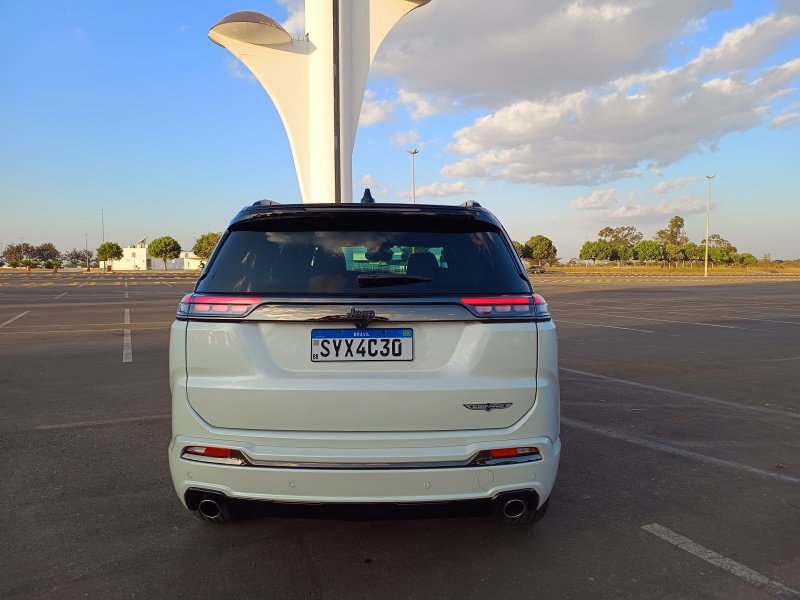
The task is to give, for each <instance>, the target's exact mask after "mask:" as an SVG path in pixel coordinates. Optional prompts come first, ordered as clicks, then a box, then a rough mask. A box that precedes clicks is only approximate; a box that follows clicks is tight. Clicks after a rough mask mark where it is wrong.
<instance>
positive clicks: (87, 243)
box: [83, 233, 89, 271]
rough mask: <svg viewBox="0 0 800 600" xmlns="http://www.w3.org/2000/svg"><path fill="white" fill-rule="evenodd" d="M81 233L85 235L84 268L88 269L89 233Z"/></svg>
mask: <svg viewBox="0 0 800 600" xmlns="http://www.w3.org/2000/svg"><path fill="white" fill-rule="evenodd" d="M83 235H85V236H86V270H87V271H88V270H89V234H88V233H84V234H83Z"/></svg>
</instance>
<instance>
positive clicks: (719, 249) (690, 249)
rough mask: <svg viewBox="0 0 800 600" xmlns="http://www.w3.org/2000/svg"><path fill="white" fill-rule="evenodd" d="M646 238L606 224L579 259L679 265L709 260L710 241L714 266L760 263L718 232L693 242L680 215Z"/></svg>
mask: <svg viewBox="0 0 800 600" xmlns="http://www.w3.org/2000/svg"><path fill="white" fill-rule="evenodd" d="M643 238H644V236H643V235H642V234H641V233H640V232H638V231H636V228H635V227H614V228H612V227H606V228H604V229H601V230H600V232H598V239H597V240H596V241H593V242H590V241H587V242H586V243H584V244H583V247H582V248H581V252H580V255H579V258H580V259H581V260H592V261H598V260H604V261H607V260H611V261H617V262H619V263H620V264H622V263H623V262H627V261H630V260H637V261H642V262H645V263H648V262H666V263H668V264H670V265H671V264H673V263H674V264H675V266H677V265H678V263H679V262H684V263H685V262H686V261H690V262H691V263H694V262H697V261H705V255H706V244H708V260H709V262H710V263H712V265H724V264H740V265H744V266H752V265H756V264H758V259H757V258H756V257H755V256H753V255H752V254H750V253H748V252H744V253H741V254H740V253H739V252H738V250H737V248H736V247H735V246H734V245H733V244H731V243H730V242H729V241H728V240H726V239H724V238H723V237H722V236H721V235H719V234H718V233H714V234H711V235H709V236H708V240H705V239H704V240H701V241H700V243H699V244H696V243H694V242H690V241H689V238H688V236H687V235H686V232H685V230H684V220H683V217H679V216H675V217H672V219H670V221H669V223H668V224H667V227H666V228H664V229H659V230H658V231H657V232H656V234H655V235H654V236H653V239H652V240H645V239H643Z"/></svg>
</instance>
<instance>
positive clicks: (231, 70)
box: [225, 56, 258, 81]
mask: <svg viewBox="0 0 800 600" xmlns="http://www.w3.org/2000/svg"><path fill="white" fill-rule="evenodd" d="M225 69H226V70H227V71H228V75H230V76H231V77H233V78H234V79H247V80H249V81H258V80H257V79H256V78H255V77H254V76H253V74H252V73H251V72H250V71H249V70H248V69H247V68H246V67H245V66H244V65H243V64H242V63H241V62H240V61H239V59H238V58H236V57H234V56H229V57H228V58H226V59H225Z"/></svg>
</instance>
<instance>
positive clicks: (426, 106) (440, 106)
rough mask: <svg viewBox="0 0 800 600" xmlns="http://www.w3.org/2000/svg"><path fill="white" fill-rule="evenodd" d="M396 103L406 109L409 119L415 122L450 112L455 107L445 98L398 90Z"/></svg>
mask: <svg viewBox="0 0 800 600" xmlns="http://www.w3.org/2000/svg"><path fill="white" fill-rule="evenodd" d="M397 102H398V103H400V104H403V105H405V106H406V107H407V108H408V112H409V114H410V115H411V118H412V119H414V120H415V121H419V120H421V119H424V118H425V117H431V116H433V115H435V114H439V113H444V112H450V111H451V110H452V109H453V108H454V106H455V104H454V102H453V100H451V99H449V98H447V97H445V96H436V95H433V94H421V93H419V92H411V91H409V90H406V89H400V90H399V91H398V92H397Z"/></svg>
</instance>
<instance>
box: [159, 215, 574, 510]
mask: <svg viewBox="0 0 800 600" xmlns="http://www.w3.org/2000/svg"><path fill="white" fill-rule="evenodd" d="M170 387H171V390H172V441H171V443H170V446H169V463H170V470H171V472H172V480H173V483H174V485H175V490H176V491H177V493H178V496H179V497H180V499H181V501H182V502H183V503H184V505H185V506H186V507H187V508H188V509H190V510H192V511H196V514H197V515H198V516H199V517H200V518H202V519H203V520H205V521H208V522H224V521H227V520H229V519H231V518H232V517H234V516H235V515H237V514H241V513H242V509H243V508H246V507H251V506H253V505H261V506H264V505H269V504H270V503H280V504H292V505H305V504H314V505H319V504H323V505H329V504H330V505H348V506H353V505H355V506H360V507H366V506H368V505H374V504H378V505H393V504H398V505H407V504H412V505H417V504H419V505H426V504H427V505H432V504H442V503H448V505H453V506H454V507H455V506H457V505H459V504H462V505H463V504H471V505H472V504H479V505H485V506H486V508H488V509H490V510H493V511H494V512H495V514H496V515H497V516H498V517H499V518H500V519H502V520H504V521H506V522H510V523H529V522H533V521H537V520H539V519H540V518H541V517H542V516H543V515H544V513H545V511H546V510H547V504H548V499H549V496H550V491H551V490H552V488H553V483H554V481H555V478H556V471H557V469H558V461H559V455H560V450H561V441H560V438H559V433H560V426H559V415H560V408H559V385H558V357H557V339H556V330H555V326H554V324H553V322H552V319H551V317H550V312H549V309H548V306H547V304H546V303H545V301H544V299H543V298H542V297H541V296H539V295H537V294H535V293H534V291H533V287H532V286H531V283H530V281H529V280H528V278H527V276H526V274H525V269H524V267H523V265H522V263H521V262H520V260H519V259H518V258H517V255H516V253H515V252H514V248H513V247H512V244H511V241H510V239H509V237H508V235H507V234H506V232H505V230H504V229H503V227H502V225H501V224H500V223H499V222H498V221H497V219H496V218H495V217H494V216H493V215H492V214H491V213H490V212H488V211H487V210H485V209H483V208H481V207H480V205H479V204H477V203H475V202H468V203H466V204H465V205H462V206H458V207H453V206H425V205H376V204H324V205H322V204H317V205H315V204H303V205H279V204H277V203H274V202H270V201H262V202H257V203H256V204H254V205H252V206H248V207H246V208H244V209H243V210H242V211H241V212H240V213H239V214H238V215H237V216H236V217H235V218H234V220H233V221H232V222H231V224H230V225H229V226H228V229H227V231H226V232H225V233H224V235H223V236H222V238H221V239H220V241H219V244H218V245H217V248H216V250H215V251H214V254H213V255H212V257H211V259H210V260H209V261H208V264H207V266H206V267H205V269H204V271H203V273H202V275H201V276H200V278H199V280H198V282H197V285H196V288H195V291H194V293H192V294H189V295H188V296H186V297H185V298H184V299H183V300H182V301H181V303H180V308H179V310H178V316H177V320H176V321H175V324H174V325H173V326H172V330H171V339H170Z"/></svg>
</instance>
